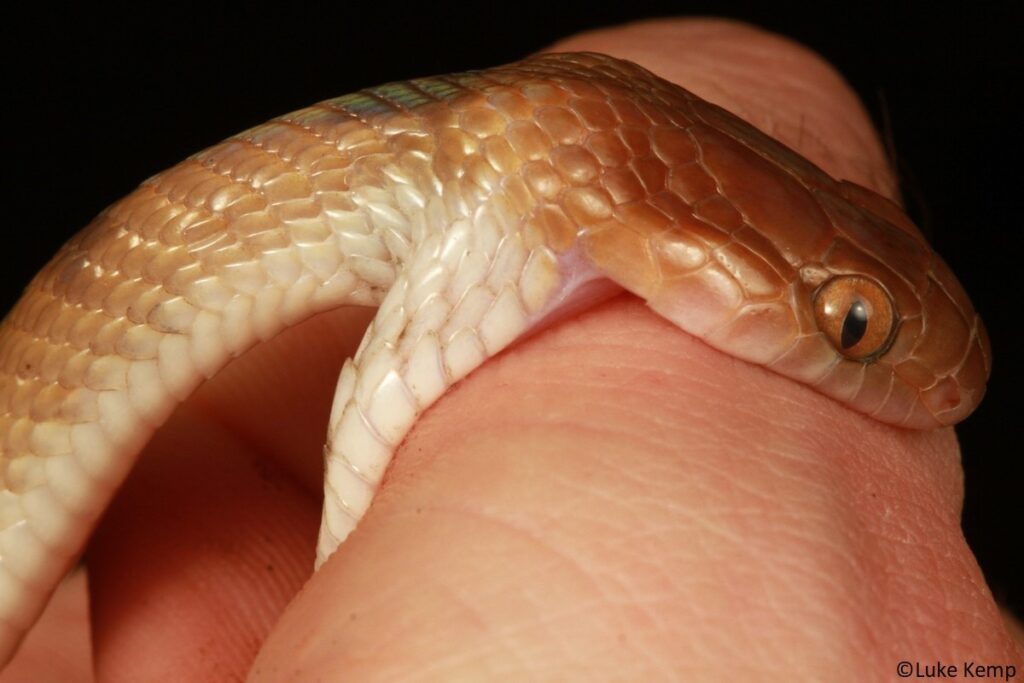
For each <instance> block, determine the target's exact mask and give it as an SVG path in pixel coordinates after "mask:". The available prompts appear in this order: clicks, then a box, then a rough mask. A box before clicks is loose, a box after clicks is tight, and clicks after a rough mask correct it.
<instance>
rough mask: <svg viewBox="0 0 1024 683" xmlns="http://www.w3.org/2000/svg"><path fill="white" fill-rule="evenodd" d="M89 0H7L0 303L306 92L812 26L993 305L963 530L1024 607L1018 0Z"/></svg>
mask: <svg viewBox="0 0 1024 683" xmlns="http://www.w3.org/2000/svg"><path fill="white" fill-rule="evenodd" d="M86 4H87V6H88V10H83V9H78V10H74V11H73V12H72V13H61V12H55V11H54V10H53V5H51V4H50V3H37V5H36V6H28V5H21V7H20V9H21V10H22V12H23V14H22V17H21V18H20V19H19V20H17V21H15V20H13V18H12V17H10V16H8V17H7V18H5V21H4V26H3V28H2V29H0V30H2V31H3V33H4V36H3V40H2V45H0V50H2V63H0V76H2V80H0V83H2V84H3V89H4V96H3V100H4V112H5V114H4V118H5V120H6V121H5V124H4V126H3V129H2V131H3V146H2V148H0V155H2V163H0V169H2V173H3V176H2V181H3V182H2V191H3V197H2V205H0V206H2V207H3V211H2V213H0V217H2V218H0V312H2V311H6V310H7V309H8V308H9V307H10V306H11V305H12V304H13V302H14V300H15V299H16V297H17V295H18V293H19V292H20V290H21V288H22V287H23V286H24V284H25V283H26V282H27V281H28V279H29V278H30V277H31V275H32V274H33V273H34V272H35V271H36V270H37V269H38V268H39V267H41V266H42V265H43V263H45V261H46V260H47V259H48V257H49V256H50V255H51V254H52V253H53V252H54V251H55V250H56V248H57V247H58V246H59V245H60V244H61V243H62V242H63V241H64V240H65V239H67V238H68V237H69V236H70V235H71V234H72V233H73V232H75V231H76V230H77V229H79V228H80V227H81V226H83V225H85V224H86V223H87V222H88V221H89V220H90V219H91V218H92V217H93V216H94V215H95V214H96V213H98V212H99V211H100V210H101V209H102V208H103V207H104V206H106V205H107V204H109V203H110V202H112V201H114V200H115V199H117V198H119V197H120V196H122V195H124V194H126V193H127V192H129V191H130V190H131V189H132V188H133V187H134V186H135V185H137V184H138V182H140V181H141V180H142V179H144V178H146V177H148V176H150V175H152V174H153V173H156V172H158V171H160V170H162V169H164V168H166V167H167V166H170V165H171V164H173V163H174V162H176V161H179V160H180V159H181V158H183V157H184V156H186V155H188V154H190V153H192V152H194V151H196V150H198V149H200V148H202V147H205V146H207V145H210V144H212V143H214V142H216V141H218V140H220V139H222V138H224V137H226V136H228V135H230V134H232V133H235V132H237V131H239V130H241V129H244V128H246V127H249V126H251V125H254V124H257V123H261V122H263V121H264V120H266V119H268V118H270V117H272V116H274V115H276V114H280V113H283V112H285V111H289V110H292V109H297V108H300V107H303V106H306V105H308V104H310V103H312V102H314V101H317V100H321V99H325V98H328V97H332V96H335V95H339V94H343V93H346V92H350V91H352V90H355V89H358V88H361V87H365V86H370V85H376V84H379V83H382V82H385V81H389V80H396V79H402V78H409V77H413V76H423V75H428V74H431V73H441V72H448V71H460V70H465V69H468V68H477V67H486V66H492V65H495V64H498V63H502V62H506V61H511V60H514V59H517V58H519V57H521V56H523V55H525V54H527V53H529V52H532V51H534V50H537V49H539V48H542V47H544V46H546V45H547V44H549V43H551V42H553V41H554V40H556V39H557V38H559V37H561V36H565V35H568V34H571V33H574V32H578V31H581V30H585V29H588V28H596V27H601V26H606V25H611V24H615V23H620V22H625V21H630V20H636V19H641V18H645V17H655V16H664V15H673V14H677V15H682V14H689V15H720V16H729V17H733V18H738V19H742V20H746V21H750V22H752V23H756V24H759V25H761V26H763V27H766V28H769V29H772V30H775V31H777V32H780V33H783V34H785V35H788V36H790V37H792V38H795V39H797V40H799V41H802V42H804V43H805V44H807V45H808V46H810V47H811V48H813V49H814V50H816V51H817V52H819V53H820V54H822V55H823V56H825V57H826V58H827V59H828V60H830V61H831V62H832V63H834V64H835V65H836V66H837V67H838V68H839V70H840V71H841V72H842V73H843V74H844V75H845V76H846V78H847V79H848V80H849V82H850V83H851V84H852V85H853V86H854V88H855V89H856V90H857V91H858V92H859V93H860V95H861V97H862V99H863V100H864V102H865V104H866V105H867V107H868V109H869V111H870V112H871V114H872V117H873V118H874V120H875V123H876V125H878V126H879V127H881V128H883V129H884V130H887V131H888V136H889V137H890V139H891V140H892V143H893V149H892V152H893V154H894V155H895V157H896V159H897V161H898V166H899V171H900V175H901V178H902V181H903V191H904V194H905V198H906V200H907V202H908V204H909V207H910V211H911V213H912V215H913V217H914V218H915V219H916V220H917V221H918V222H919V223H920V224H922V225H923V226H924V228H925V230H926V232H927V233H928V234H929V237H930V239H931V240H932V242H933V244H934V245H935V246H936V248H937V250H938V251H939V252H940V253H941V254H942V255H943V256H944V257H945V258H946V260H947V261H948V262H949V263H950V265H951V266H952V268H953V270H954V272H956V273H957V274H958V275H959V276H960V279H961V281H962V282H963V284H964V286H965V287H966V289H967V291H968V292H970V293H971V296H972V299H973V300H974V301H975V303H976V305H977V307H978V308H979V309H980V311H981V312H982V315H983V318H984V319H985V320H986V322H987V324H988V326H989V330H990V333H991V336H992V341H993V346H994V353H995V368H994V373H993V377H992V381H991V384H990V385H989V395H988V397H987V398H986V399H985V401H984V403H983V404H982V406H981V408H980V409H979V410H978V411H977V412H976V413H975V414H974V415H973V416H972V417H971V418H970V419H968V420H967V421H966V422H965V423H963V424H962V425H960V426H959V427H958V428H957V431H958V433H959V435H960V439H961V443H962V447H963V458H964V468H965V470H966V474H967V498H966V503H965V510H964V529H965V533H966V535H967V538H968V541H969V542H970V545H971V547H972V548H973V549H974V551H975V552H976V554H977V555H978V558H979V561H980V563H981V566H982V568H983V569H984V571H985V574H986V576H987V577H988V579H989V582H990V584H991V585H992V587H993V590H994V592H995V594H996V597H997V598H998V599H1000V600H1001V601H1002V602H1004V603H1007V604H1009V605H1011V606H1012V607H1013V608H1014V609H1015V610H1016V611H1017V612H1018V614H1020V613H1021V612H1024V562H1022V553H1021V550H1020V545H1021V533H1020V529H1021V521H1022V517H1024V514H1022V512H1021V510H1022V508H1024V505H1022V504H1021V490H1020V489H1021V486H1020V482H1021V474H1022V467H1021V459H1020V455H1021V451H1022V443H1024V426H1022V423H1024V416H1022V415H1021V414H1020V408H1021V400H1020V395H1021V388H1020V387H1019V386H1018V384H1019V383H1020V382H1022V381H1024V372H1022V369H1021V365H1022V363H1021V353H1022V351H1021V350H1020V348H1019V347H1020V343H1019V340H1020V336H1019V333H1018V332H1017V331H1016V329H1015V328H1016V326H1017V325H1016V324H1017V322H1018V321H1019V318H1020V316H1021V310H1022V308H1021V306H1020V296H1021V286H1020V283H1021V263H1022V262H1021V259H1022V258H1024V254H1022V253H1021V247H1022V246H1024V244H1022V241H1021V239H1020V237H1019V231H1018V227H1019V217H1020V215H1021V213H1022V212H1021V209H1020V203H1021V201H1022V199H1024V187H1022V186H1021V180H1022V172H1021V165H1022V161H1021V154H1022V153H1024V147H1022V145H1021V133H1020V126H1021V125H1022V123H1024V121H1022V117H1021V113H1020V108H1019V104H1018V103H1017V102H1016V101H1015V100H1016V99H1017V97H1018V91H1019V89H1020V87H1021V84H1022V83H1024V68H1022V66H1024V60H1022V57H1021V53H1022V45H1021V44H1022V42H1024V38H1022V36H1021V35H1020V33H1021V28H1022V27H1024V15H1022V13H1021V11H1020V10H1019V9H1014V8H1013V6H1014V5H1017V6H1019V3H1004V4H1003V5H992V6H990V7H988V8H980V9H979V8H978V6H977V5H976V4H974V3H972V5H973V6H972V7H971V8H970V9H969V10H968V9H962V10H960V11H956V10H954V9H939V8H938V3H919V4H918V5H917V6H916V7H915V6H912V5H898V4H897V3H865V2H853V3H806V2H805V3H800V4H799V5H793V6H792V7H787V6H785V5H780V4H779V3H777V2H773V3H743V2H718V3H709V2H690V3H687V2H677V3H668V2H629V3H622V4H621V5H619V6H608V7H599V6H596V5H590V6H585V5H581V6H578V7H571V6H569V5H565V4H563V3H556V2H546V3H541V2H530V1H528V0H527V1H526V2H518V3H516V2H512V3H506V2H502V3H478V4H477V7H476V9H475V10H474V9H465V8H460V9H457V10H456V9H453V8H450V7H445V6H442V5H439V4H435V3H425V2H424V3H421V4H420V5H417V6H411V7H409V8H399V7H398V6H397V5H396V4H395V3H393V2H387V3H379V8H375V7H374V6H373V5H372V3H369V2H361V3H351V2H339V3H335V4H334V5H330V6H315V5H304V6H298V5H285V4H284V3H281V4H280V5H278V6H277V7H276V9H273V10H269V9H265V8H264V9H257V8H254V7H250V8H248V9H245V10H231V11H228V10H223V9H217V8H211V7H192V6H188V5H186V4H178V5H177V6H174V7H172V6H170V5H169V4H163V3H161V4H157V5H154V6H152V7H150V6H149V5H148V3H147V4H143V3H140V4H138V5H137V6H136V7H135V8H134V9H125V10H123V11H120V12H114V11H111V10H98V9H96V7H95V3H86ZM156 8H159V11H158V12H157V9H156ZM157 14H158V15H159V16H157Z"/></svg>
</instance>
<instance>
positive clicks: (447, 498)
mask: <svg viewBox="0 0 1024 683" xmlns="http://www.w3.org/2000/svg"><path fill="white" fill-rule="evenodd" d="M556 49H559V50H584V49H585V50H596V51H600V52H606V53H609V54H613V55H615V56H619V57H624V58H627V59H632V60H634V61H637V62H638V63H640V64H641V65H643V66H645V67H647V68H649V69H651V70H653V71H655V72H656V73H658V74H659V75H662V76H664V77H667V78H669V79H671V80H675V81H677V82H679V83H680V84H681V85H684V86H685V87H687V88H689V89H691V90H693V91H694V92H696V93H697V94H698V95H701V96H703V97H706V98H707V99H710V100H712V101H715V102H717V103H719V104H721V105H723V106H724V107H726V108H727V109H730V110H731V111H734V112H735V113H737V114H739V115H741V116H744V117H745V118H748V120H751V121H752V122H753V123H754V124H755V125H758V126H759V127H761V128H762V129H763V130H765V131H767V132H768V133H770V134H772V135H773V136H775V137H778V138H780V139H781V140H782V141H783V142H786V143H787V144H789V145H790V146H792V147H794V148H796V149H797V150H798V151H800V152H801V153H802V154H804V155H805V156H808V157H809V158H811V160H812V161H815V162H816V163H817V164H819V165H820V166H822V167H823V168H824V169H825V170H826V171H828V172H829V173H830V174H832V175H834V176H837V177H843V178H848V179H851V180H854V181H856V182H859V183H861V184H864V185H867V186H869V187H873V188H874V189H876V190H878V191H880V192H882V193H883V194H890V195H891V194H892V193H893V191H894V187H895V184H894V181H893V178H892V174H891V173H890V172H889V170H888V169H887V167H886V166H885V162H884V156H883V154H882V152H881V148H880V146H879V145H878V143H877V140H876V138H875V136H874V133H873V132H872V131H871V129H870V124H869V122H868V120H867V118H866V117H865V116H864V114H863V112H862V110H861V108H860V106H859V104H858V103H857V102H856V100H855V98H854V97H853V95H852V94H851V93H850V92H849V91H848V90H847V89H846V88H845V86H844V85H843V83H842V82H841V80H840V79H839V78H838V77H837V76H836V75H835V74H834V72H833V71H831V70H830V69H829V68H828V67H827V66H825V65H824V64H822V63H821V62H820V61H819V60H817V58H816V57H814V56H813V55H812V54H810V53H808V52H807V51H805V50H803V49H801V48H799V47H798V46H795V45H793V44H792V43H789V42H787V41H783V40H781V39H779V38H777V37H774V36H770V35H768V34H764V33H761V32H758V31H755V30H753V29H750V28H747V27H743V26H738V25H735V24H727V23H721V22H656V23H648V24H641V25H635V26H631V27H625V28H620V29H614V30H610V31H605V32H601V33H598V34H591V35H589V36H581V37H577V38H573V39H570V40H569V41H567V42H565V43H563V44H561V45H559V46H557V47H556ZM353 319H355V320H360V321H363V322H365V320H366V315H365V313H363V312H353V311H351V310H350V311H341V312H338V313H334V314H328V315H324V316H320V317H318V318H317V319H316V320H314V321H310V322H309V323H307V324H304V325H302V326H300V327H299V328H296V329H293V330H291V331H289V332H288V333H286V334H285V335H284V336H282V337H281V338H279V339H277V340H275V341H274V342H271V343H270V344H269V345H267V346H265V347H263V348H260V349H258V350H256V351H255V352H254V353H252V354H250V355H249V356H248V357H246V358H244V359H242V361H241V362H240V363H238V364H236V366H235V367H232V368H230V369H229V370H227V371H226V372H225V373H223V374H222V375H220V376H218V377H217V378H215V379H214V380H213V381H212V382H211V383H210V384H209V385H207V386H205V387H204V388H203V389H201V390H200V392H199V393H198V394H197V395H196V396H195V397H194V398H193V399H191V400H190V401H189V402H188V403H187V404H186V405H185V406H184V407H183V408H182V409H181V410H180V411H179V412H178V414H177V415H176V416H175V418H173V419H172V421H171V423H169V424H168V425H167V426H166V427H165V428H164V429H162V430H161V432H160V434H159V435H158V437H157V438H156V439H155V440H154V442H153V444H152V445H151V446H150V448H149V449H148V452H147V455H146V456H145V458H144V460H143V462H142V463H140V467H139V470H138V472H136V473H134V474H133V475H132V477H131V478H130V480H129V482H128V484H127V486H126V488H125V490H124V491H123V493H122V495H121V496H119V499H118V501H117V503H116V505H115V507H114V508H113V510H112V512H111V514H110V515H109V516H108V518H107V519H106V521H105V523H104V525H103V527H102V528H101V530H100V533H99V534H98V536H97V538H96V541H95V542H94V543H93V545H92V546H91V548H90V551H89V561H90V567H91V569H90V571H91V577H92V583H93V588H94V593H93V608H94V614H95V616H94V626H95V630H94V641H95V649H96V665H97V670H98V673H99V675H100V679H101V680H119V678H118V677H119V676H120V677H122V678H125V679H128V680H159V679H160V678H161V677H164V678H169V679H180V680H196V681H201V680H224V679H225V678H228V677H229V676H231V675H234V676H242V675H244V672H245V671H247V670H248V668H249V666H250V664H251V658H252V656H253V653H254V652H255V651H256V649H257V648H258V647H259V644H260V642H261V641H262V639H263V637H264V636H265V635H266V633H267V632H268V631H271V629H273V630H272V632H271V636H270V638H269V639H268V640H267V641H266V643H265V645H264V646H263V649H262V652H261V653H260V654H259V656H258V657H257V659H256V663H255V668H254V670H253V679H254V680H280V679H284V680H315V679H316V678H317V675H323V676H324V677H327V678H330V676H331V675H342V674H343V675H345V676H346V677H347V678H352V679H355V680H362V679H370V678H374V677H380V678H383V677H385V676H390V677H391V678H395V679H401V678H412V677H414V676H419V677H420V678H426V679H430V680H435V679H436V680H453V679H460V678H463V679H469V680H477V679H484V680H493V679H501V678H506V679H515V680H520V679H552V680H573V679H577V678H578V679H587V680H589V679H619V680H637V679H642V678H666V679H671V678H683V679H688V680H704V679H708V680H720V679H723V678H733V677H736V678H739V677H743V676H746V677H749V678H754V679H756V680H773V679H780V680H802V679H825V678H827V679H831V680H841V679H843V678H844V676H848V677H850V678H851V679H854V680H875V679H885V680H887V679H891V678H894V677H895V676H894V675H893V674H894V672H896V667H897V664H898V663H899V662H900V661H901V660H908V661H914V662H922V663H926V664H927V663H932V662H934V661H937V660H942V661H944V662H949V661H953V662H962V661H965V660H967V661H975V662H982V663H987V664H1010V663H1013V662H1017V664H1018V671H1019V670H1021V667H1020V662H1019V658H1018V659H1015V657H1017V655H1016V654H1015V653H1014V649H1013V644H1012V642H1011V640H1010V638H1009V636H1008V635H1007V634H1006V630H1005V628H1004V626H1003V625H1002V622H1001V620H1000V618H999V614H998V610H997V609H996V607H995V604H994V602H993V601H992V598H991V596H990V594H989V593H988V590H987V588H986V587H985V584H984V580H983V578H982V576H981V573H980V572H979V570H978V568H977V566H976V564H975V562H974V559H973V556H972V555H971V553H970V550H969V549H968V548H967V546H966V544H965V543H964V541H963V538H962V535H961V533H960V526H959V512H960V503H961V470H960V465H959V453H958V450H957V446H956V440H955V436H954V434H953V432H952V430H950V429H945V430H938V431H934V432H924V433H921V432H909V431H905V430H898V429H893V428H891V427H888V426H886V425H883V424H880V423H877V422H875V421H872V420H870V419H868V418H865V417H863V416H861V415H859V414H856V413H853V412H852V411H850V410H849V409H847V408H845V407H844V406H842V405H840V404H838V403H836V402H834V401H831V400H830V399H827V398H824V397H823V396H821V395H819V394H817V393H816V392H814V391H813V390H811V389H809V388H807V387H804V386H801V385H798V384H796V383H794V382H793V381H791V380H787V379H785V378H782V377H779V376H777V375H774V374H772V373H770V372H768V371H766V370H763V369H761V368H758V367H755V366H752V365H749V364H746V363H743V362H741V361H738V360H735V359H733V358H731V357H728V356H725V355H723V354H721V353H719V352H717V351H714V350H712V349H710V348H709V347H707V346H705V345H703V344H702V343H701V342H699V341H697V340H695V339H693V338H692V337H689V336H687V335H685V334H683V333H681V332H680V331H679V330H678V329H676V328H675V327H673V326H672V325H670V324H668V323H665V322H664V321H662V320H661V319H660V318H658V317H656V316H654V315H653V314H652V313H650V312H649V311H648V310H647V309H646V308H644V307H643V306H642V305H641V304H640V303H638V302H637V301H636V300H635V299H632V298H630V297H627V296H623V297H620V298H618V299H616V300H613V301H611V302H609V303H607V304H605V305H603V306H601V307H600V308H598V309H595V310H593V311H591V312H589V313H587V314H584V315H583V316H580V317H579V318H578V319H576V320H573V321H569V322H567V323H565V324H563V325H561V326H559V327H557V328H554V329H551V330H548V331H547V332H544V333H542V334H540V335H537V336H535V337H533V338H531V339H528V340H526V341H525V342H523V343H521V344H518V345H516V346H515V347H514V348H513V349H510V350H509V351H508V352H506V353H504V354H502V355H501V356H500V357H498V358H496V359H494V360H492V361H491V362H489V363H488V364H486V365H485V366H484V367H483V368H481V369H480V370H478V371H477V372H475V373H474V374H473V375H471V376H470V377H469V378H467V379H466V380H465V381H463V382H462V383H460V384H459V385H458V386H457V387H456V388H455V389H453V390H452V391H451V392H449V394H448V395H447V396H446V397H445V398H443V399H442V400H441V401H440V402H439V403H438V404H437V405H436V406H435V407H434V408H433V409H431V410H430V411H429V412H428V413H427V414H426V415H425V416H424V417H423V418H422V419H421V420H420V422H419V423H418V424H417V427H416V428H415V429H414V431H413V433H412V434H411V435H410V436H409V437H408V439H407V440H406V442H405V443H404V444H403V446H402V448H401V449H400V451H399V452H398V454H397V456H396V459H395V463H394V465H393V467H392V470H391V472H390V473H389V475H388V479H387V481H386V483H385V485H384V487H383V488H382V490H381V492H380V494H379V495H378V498H377V500H376V501H375V503H374V506H373V508H372V509H371V511H370V513H369V514H368V515H367V517H366V518H365V520H364V522H363V523H362V525H361V526H360V528H359V530H358V531H357V533H356V534H354V535H353V536H352V537H351V538H350V539H349V540H348V541H347V542H346V543H345V544H344V545H343V546H342V548H341V549H340V550H339V552H338V553H337V554H336V555H335V556H334V557H333V558H332V559H331V561H329V562H328V563H327V564H326V565H325V566H324V568H323V569H322V571H321V572H320V573H318V574H317V575H316V576H315V577H313V579H312V580H311V581H310V582H309V583H308V584H307V585H306V586H305V588H304V589H303V590H302V592H301V593H300V594H299V595H298V596H297V597H296V598H295V600H294V602H292V603H291V604H290V605H289V606H288V607H287V609H286V610H285V611H284V612H283V614H282V613H281V611H282V610H283V609H284V608H285V605H286V604H287V603H288V601H289V600H290V599H291V597H292V595H293V592H294V591H295V590H297V589H298V588H299V586H300V585H301V584H302V582H303V581H304V580H305V578H306V577H307V575H308V573H309V570H310V567H311V562H312V552H313V550H312V549H313V543H314V539H315V529H316V526H317V524H318V523H319V515H318V509H319V503H320V492H319V489H320V483H319V477H320V470H321V465H320V460H319V444H320V442H321V441H322V439H323V434H324V427H323V425H324V424H325V423H326V415H327V410H328V407H329V400H330V396H331V394H332V392H333V385H334V381H335V378H336V376H337V370H338V368H339V367H340V364H341V361H342V360H343V359H344V357H345V355H346V354H347V353H350V352H351V351H352V350H353V348H354V345H355V343H356V342H357V338H358V333H353V332H352V331H351V326H352V323H353V322H354V320H353ZM275 622H276V626H275ZM289 677H291V678H289Z"/></svg>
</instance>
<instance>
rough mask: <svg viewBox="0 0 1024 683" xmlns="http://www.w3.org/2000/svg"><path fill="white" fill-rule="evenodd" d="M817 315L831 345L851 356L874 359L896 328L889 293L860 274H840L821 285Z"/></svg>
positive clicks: (817, 301)
mask: <svg viewBox="0 0 1024 683" xmlns="http://www.w3.org/2000/svg"><path fill="white" fill-rule="evenodd" d="M814 318H815V320H816V321H817V323H818V329H820V330H821V331H822V332H824V333H825V336H826V337H828V340H829V341H830V342H831V343H832V346H834V347H835V348H836V350H837V351H839V353H841V354H843V355H844V356H846V357H847V358H849V359H851V360H860V361H864V362H871V361H872V360H874V359H875V358H877V357H878V356H880V355H882V354H883V353H884V352H885V351H886V349H888V348H889V345H890V344H891V343H892V340H893V337H894V334H893V333H894V332H895V331H896V311H895V307H894V306H893V303H892V299H891V298H890V297H889V293H888V292H886V291H885V289H884V288H883V287H882V286H881V285H880V284H878V283H877V282H875V281H874V280H872V279H870V278H866V277H862V276H860V275H840V276H838V277H834V278H832V279H831V280H828V281H826V282H825V283H824V284H822V285H821V286H820V287H818V290H817V291H816V292H815V293H814Z"/></svg>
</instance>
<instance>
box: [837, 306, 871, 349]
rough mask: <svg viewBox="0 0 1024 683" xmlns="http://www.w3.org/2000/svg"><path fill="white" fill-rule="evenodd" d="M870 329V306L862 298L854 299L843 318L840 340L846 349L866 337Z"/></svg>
mask: <svg viewBox="0 0 1024 683" xmlns="http://www.w3.org/2000/svg"><path fill="white" fill-rule="evenodd" d="M867 331H868V307H867V306H865V305H864V302H863V301H861V300H859V299H858V300H857V301H854V302H853V304H852V305H851V306H850V310H848V311H847V312H846V319H845V320H843V331H842V334H841V335H840V338H839V342H840V344H842V345H843V348H844V349H848V348H850V347H851V346H854V345H856V344H857V342H859V341H860V340H861V339H863V338H864V333H865V332H867Z"/></svg>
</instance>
